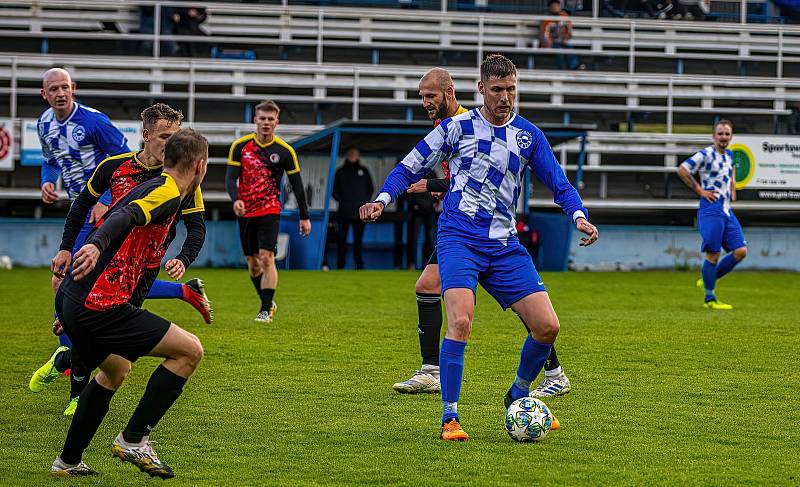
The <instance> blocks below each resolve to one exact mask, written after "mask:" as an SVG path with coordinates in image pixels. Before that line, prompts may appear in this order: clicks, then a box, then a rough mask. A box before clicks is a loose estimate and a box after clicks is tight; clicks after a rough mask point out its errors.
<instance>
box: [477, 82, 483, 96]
mask: <svg viewBox="0 0 800 487" xmlns="http://www.w3.org/2000/svg"><path fill="white" fill-rule="evenodd" d="M483 88H484V86H483V80H478V91H479V92H480V94H481V95H482V94H483Z"/></svg>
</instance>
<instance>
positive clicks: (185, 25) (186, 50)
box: [172, 7, 208, 57]
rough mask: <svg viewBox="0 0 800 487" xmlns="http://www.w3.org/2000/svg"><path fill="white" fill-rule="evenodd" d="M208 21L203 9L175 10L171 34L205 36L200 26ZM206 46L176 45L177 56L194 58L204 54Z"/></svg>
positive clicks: (189, 43) (186, 43) (193, 44)
mask: <svg viewBox="0 0 800 487" xmlns="http://www.w3.org/2000/svg"><path fill="white" fill-rule="evenodd" d="M207 19H208V13H207V12H206V9H205V8H203V7H188V8H176V9H175V11H174V13H173V14H172V22H173V24H174V25H173V32H175V35H179V36H207V35H208V33H207V32H206V31H205V30H203V29H202V27H201V26H202V24H203V22H205V21H206V20H207ZM205 47H206V46H204V45H203V46H199V47H198V45H197V44H196V43H194V42H181V43H179V44H178V55H180V56H184V57H195V56H197V55H198V54H200V53H202V52H206V51H207V49H206V48H205Z"/></svg>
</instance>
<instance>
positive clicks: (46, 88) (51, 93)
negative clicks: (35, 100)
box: [41, 73, 75, 110]
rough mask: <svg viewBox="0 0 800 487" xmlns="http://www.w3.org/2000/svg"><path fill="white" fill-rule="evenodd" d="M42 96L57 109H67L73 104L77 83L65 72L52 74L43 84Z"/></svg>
mask: <svg viewBox="0 0 800 487" xmlns="http://www.w3.org/2000/svg"><path fill="white" fill-rule="evenodd" d="M41 94H42V98H44V99H45V100H46V101H47V103H48V104H49V105H50V106H51V107H53V108H54V109H56V110H66V109H68V108H69V107H70V106H72V100H73V97H74V96H75V83H73V82H72V80H70V79H69V76H67V75H66V74H63V73H54V74H52V75H50V76H49V77H48V78H47V79H46V80H45V81H44V83H43V84H42V90H41Z"/></svg>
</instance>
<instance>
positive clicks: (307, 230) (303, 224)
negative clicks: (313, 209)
mask: <svg viewBox="0 0 800 487" xmlns="http://www.w3.org/2000/svg"><path fill="white" fill-rule="evenodd" d="M309 235H311V220H309V219H308V218H306V219H305V220H300V236H301V237H308V236H309Z"/></svg>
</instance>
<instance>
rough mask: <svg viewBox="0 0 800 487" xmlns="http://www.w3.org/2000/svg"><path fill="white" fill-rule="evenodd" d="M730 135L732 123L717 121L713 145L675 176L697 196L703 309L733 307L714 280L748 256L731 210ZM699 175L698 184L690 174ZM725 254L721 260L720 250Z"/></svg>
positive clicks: (733, 193) (733, 181)
mask: <svg viewBox="0 0 800 487" xmlns="http://www.w3.org/2000/svg"><path fill="white" fill-rule="evenodd" d="M732 136H733V124H732V123H731V122H730V121H729V120H724V119H723V120H720V121H719V122H717V123H716V124H715V125H714V143H713V144H712V145H710V146H708V147H706V148H705V149H703V150H701V151H699V152H697V153H696V154H695V155H693V156H692V157H690V158H688V159H686V160H685V161H683V163H682V164H681V165H680V166H679V167H678V176H680V178H681V180H683V182H684V183H685V184H686V185H687V186H688V187H689V188H690V189H691V190H692V191H694V192H695V193H697V195H698V196H700V207H699V209H698V210H697V224H698V227H699V230H700V235H701V236H702V239H703V243H702V245H701V248H700V250H701V251H702V252H705V254H706V258H705V260H704V261H703V271H702V275H703V277H702V278H701V279H700V280H698V281H697V286H698V287H700V286H702V287H703V288H705V291H706V297H705V307H706V308H709V309H717V310H728V309H732V308H733V306H731V305H729V304H726V303H723V302H721V301H719V300H718V299H717V297H716V293H715V292H714V289H715V287H716V282H717V279H720V278H721V277H722V276H724V275H726V274H727V273H729V272H730V271H732V270H733V268H734V267H736V264H738V263H739V262H741V261H742V259H744V258H745V257H746V256H747V242H746V241H745V239H744V233H743V232H742V226H741V225H740V224H739V220H737V219H736V215H734V214H733V210H732V209H731V202H733V201H736V167H735V166H734V165H733V154H732V153H731V151H730V150H728V145H729V144H730V141H731V138H732ZM696 173H699V174H700V184H698V183H697V181H696V180H695V179H694V177H693V175H694V174H696ZM723 248H724V249H725V250H726V251H728V254H727V255H726V256H725V257H723V258H722V259H720V252H721V251H722V249H723Z"/></svg>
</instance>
